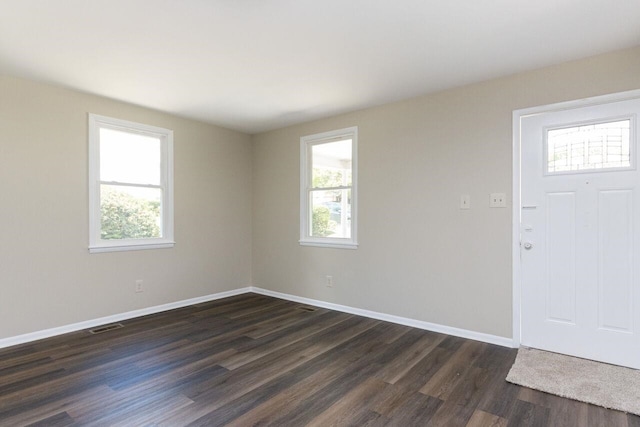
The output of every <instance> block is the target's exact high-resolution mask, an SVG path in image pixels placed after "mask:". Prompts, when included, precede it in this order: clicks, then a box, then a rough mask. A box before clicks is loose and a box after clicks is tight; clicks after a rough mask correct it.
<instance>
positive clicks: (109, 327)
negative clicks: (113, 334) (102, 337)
mask: <svg viewBox="0 0 640 427" xmlns="http://www.w3.org/2000/svg"><path fill="white" fill-rule="evenodd" d="M120 328H124V325H123V324H122V323H113V324H111V325H104V326H100V327H98V328H94V329H89V332H91V333H92V334H94V335H95V334H101V333H103V332H109V331H113V330H114V329H120Z"/></svg>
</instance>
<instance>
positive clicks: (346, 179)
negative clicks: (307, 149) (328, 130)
mask: <svg viewBox="0 0 640 427" xmlns="http://www.w3.org/2000/svg"><path fill="white" fill-rule="evenodd" d="M311 155H312V158H313V160H312V162H313V170H312V182H311V185H312V187H313V188H328V187H349V186H351V139H345V140H342V141H336V142H327V143H324V144H315V145H313V146H312V147H311Z"/></svg>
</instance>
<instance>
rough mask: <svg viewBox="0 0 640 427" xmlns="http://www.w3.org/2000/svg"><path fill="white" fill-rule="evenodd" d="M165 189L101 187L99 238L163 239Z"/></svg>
mask: <svg viewBox="0 0 640 427" xmlns="http://www.w3.org/2000/svg"><path fill="white" fill-rule="evenodd" d="M161 200H162V190H161V189H159V188H146V187H128V186H116V185H104V184H103V185H101V186H100V221H101V232H100V238H101V239H103V240H113V239H148V238H156V237H162V232H161V230H162V214H161V212H162V209H161V203H162V202H161Z"/></svg>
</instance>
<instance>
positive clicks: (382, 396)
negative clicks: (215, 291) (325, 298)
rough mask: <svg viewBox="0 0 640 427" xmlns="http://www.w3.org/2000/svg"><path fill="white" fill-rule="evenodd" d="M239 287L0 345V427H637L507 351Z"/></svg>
mask: <svg viewBox="0 0 640 427" xmlns="http://www.w3.org/2000/svg"><path fill="white" fill-rule="evenodd" d="M305 308H307V307H306V306H304V305H301V304H297V303H292V302H288V301H283V300H278V299H274V298H269V297H265V296H260V295H255V294H245V295H240V296H236V297H232V298H227V299H224V300H218V301H214V302H211V303H205V304H199V305H195V306H191V307H187V308H184V309H179V310H173V311H170V312H166V313H161V314H157V315H152V316H146V317H143V318H139V319H135V320H130V321H126V322H122V323H123V324H124V325H125V327H124V328H121V329H117V330H112V331H109V332H105V333H102V334H98V335H92V334H90V333H89V332H88V331H81V332H76V333H72V334H67V335H64V336H60V337H55V338H51V339H47V340H42V341H39V342H35V343H30V344H26V345H21V346H16V347H12V348H8V349H4V350H1V351H0V425H2V426H22V425H38V426H67V425H83V426H84V425H105V426H112V425H125V426H139V425H167V426H183V425H194V426H218V425H233V426H253V425H274V426H303V425H313V426H331V425H335V426H343V425H344V426H346V425H353V426H365V425H367V426H378V425H392V426H425V425H443V426H511V425H513V426H529V425H532V426H546V425H554V426H640V419H639V417H636V416H628V415H626V414H624V413H621V412H617V411H611V410H606V409H603V408H600V407H596V406H593V405H588V404H585V403H580V402H575V401H572V400H568V399H563V398H560V397H556V396H552V395H548V394H545V393H541V392H537V391H533V390H529V389H526V388H522V387H519V386H515V385H513V384H509V383H507V382H506V381H505V380H504V378H505V376H506V375H507V372H508V370H509V368H510V367H511V365H512V363H513V360H514V358H515V355H516V351H515V350H513V349H507V348H503V347H498V346H495V345H490V344H485V343H481V342H477V341H471V340H465V339H462V338H456V337H451V336H447V335H442V334H437V333H433V332H427V331H422V330H419V329H413V328H409V327H406V326H400V325H395V324H392V323H386V322H382V321H378V320H372V319H367V318H364V317H359V316H354V315H349V314H344V313H340V312H335V311H330V310H325V309H320V308H318V309H313V311H307V310H305Z"/></svg>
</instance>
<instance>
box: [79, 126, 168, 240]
mask: <svg viewBox="0 0 640 427" xmlns="http://www.w3.org/2000/svg"><path fill="white" fill-rule="evenodd" d="M103 128H105V129H113V130H118V131H122V132H128V133H133V134H139V135H145V136H152V137H155V138H158V139H159V140H160V156H161V166H160V169H161V170H160V185H159V186H158V187H154V188H160V189H161V191H162V205H161V206H162V213H161V215H162V237H158V238H148V239H118V240H103V239H101V238H100V235H101V231H102V224H101V218H100V186H101V184H105V183H107V184H108V183H112V182H114V181H108V182H107V181H104V182H103V181H101V180H100V129H103ZM88 139H89V252H90V253H100V252H116V251H135V250H144V249H162V248H172V247H174V245H175V242H174V236H173V131H172V130H170V129H165V128H161V127H157V126H151V125H145V124H142V123H136V122H131V121H127V120H122V119H116V118H112V117H107V116H101V115H98V114H92V113H89V138H88ZM115 182H117V181H115ZM119 184H121V185H122V184H125V185H126V184H127V183H125V182H119ZM129 185H131V186H139V187H147V186H145V185H140V184H132V183H129Z"/></svg>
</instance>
